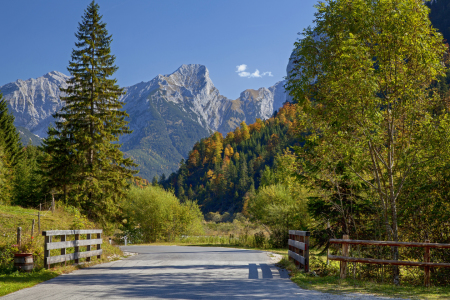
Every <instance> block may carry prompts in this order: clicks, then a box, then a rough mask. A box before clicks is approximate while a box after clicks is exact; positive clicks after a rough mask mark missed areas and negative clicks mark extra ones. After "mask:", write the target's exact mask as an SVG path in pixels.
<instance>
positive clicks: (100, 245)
mask: <svg viewBox="0 0 450 300" xmlns="http://www.w3.org/2000/svg"><path fill="white" fill-rule="evenodd" d="M97 238H98V239H101V238H102V234H101V233H97ZM100 249H102V244H97V250H100ZM100 257H101V255H97V258H98V259H100Z"/></svg>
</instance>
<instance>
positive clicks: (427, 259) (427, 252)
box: [423, 240, 431, 287]
mask: <svg viewBox="0 0 450 300" xmlns="http://www.w3.org/2000/svg"><path fill="white" fill-rule="evenodd" d="M429 242H430V241H429V240H426V241H425V243H429ZM423 261H424V262H430V248H429V247H425V254H424V257H423ZM424 271H425V276H424V281H425V282H424V283H425V286H426V287H430V285H431V282H430V267H424Z"/></svg>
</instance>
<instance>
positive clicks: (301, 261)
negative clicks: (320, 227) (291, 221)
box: [288, 230, 310, 272]
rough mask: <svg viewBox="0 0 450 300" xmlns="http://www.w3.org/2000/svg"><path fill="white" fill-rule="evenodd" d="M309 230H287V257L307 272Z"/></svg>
mask: <svg viewBox="0 0 450 300" xmlns="http://www.w3.org/2000/svg"><path fill="white" fill-rule="evenodd" d="M309 236H310V232H309V231H300V230H289V251H288V254H289V258H292V259H293V260H294V262H295V264H296V265H298V266H299V267H300V266H302V265H303V267H304V270H305V272H309Z"/></svg>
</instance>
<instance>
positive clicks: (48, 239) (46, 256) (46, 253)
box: [44, 236, 52, 269]
mask: <svg viewBox="0 0 450 300" xmlns="http://www.w3.org/2000/svg"><path fill="white" fill-rule="evenodd" d="M51 242H52V237H51V236H45V242H44V243H45V244H44V268H46V269H50V264H49V263H48V259H49V258H50V250H49V249H48V246H49V245H48V244H49V243H51Z"/></svg>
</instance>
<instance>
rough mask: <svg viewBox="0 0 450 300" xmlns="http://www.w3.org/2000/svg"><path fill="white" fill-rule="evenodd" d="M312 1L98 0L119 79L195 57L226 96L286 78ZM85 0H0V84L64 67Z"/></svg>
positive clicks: (143, 77)
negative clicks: (0, 13)
mask: <svg viewBox="0 0 450 300" xmlns="http://www.w3.org/2000/svg"><path fill="white" fill-rule="evenodd" d="M317 2H318V1H317V0H296V1H288V0H286V1H284V0H279V1H265V0H258V1H250V0H240V1H234V0H227V1H221V0H208V1H202V0H195V1H194V0H191V1H188V0H183V1H172V0H165V1H153V0H128V1H126V0H100V1H97V3H98V4H99V5H100V13H101V14H102V15H103V21H104V22H106V23H107V30H108V32H109V33H110V34H112V35H113V40H114V41H113V43H112V47H111V49H112V53H113V54H115V55H116V57H117V59H116V65H117V66H118V67H119V70H118V71H117V72H116V74H115V77H116V78H117V79H118V82H119V85H120V86H123V87H124V86H130V85H133V84H136V83H138V82H141V81H149V80H151V79H152V78H154V77H155V76H157V75H158V74H170V73H172V72H173V71H175V70H176V69H177V68H178V67H179V66H180V65H182V64H191V63H197V64H203V65H205V66H206V67H207V68H208V69H209V72H210V76H211V79H212V81H213V82H214V85H215V86H216V87H217V88H218V89H219V91H220V93H221V94H222V95H224V96H226V97H228V98H231V99H236V98H237V97H239V93H240V92H242V91H244V90H245V89H248V88H253V89H257V88H260V87H269V86H271V85H273V84H275V83H276V82H277V81H280V80H282V79H283V77H284V76H285V75H286V65H287V63H288V59H289V56H290V53H291V52H292V49H293V44H294V42H295V41H296V39H297V38H298V37H299V36H298V35H297V33H298V32H301V31H302V30H303V29H304V28H305V27H307V26H310V25H312V21H313V19H314V12H315V9H314V8H313V5H314V4H316V3H317ZM89 3H90V0H89V1H84V0H77V1H60V0H58V1H50V0H46V1H35V0H27V1H21V0H14V1H2V3H1V7H2V12H3V13H2V16H1V18H0V28H2V30H1V32H2V34H1V37H2V43H1V45H0V70H1V71H0V86H1V85H3V84H6V83H9V82H12V81H15V80H17V79H23V80H26V79H28V78H36V77H39V76H42V75H44V74H45V73H48V72H50V71H53V70H56V71H60V72H62V73H65V74H68V72H67V69H66V68H67V66H68V63H69V60H70V54H71V51H72V48H74V47H75V45H74V43H75V41H76V38H75V36H74V33H75V32H76V30H77V26H78V22H80V21H81V16H82V15H83V14H84V9H85V8H86V7H87V5H88V4H89ZM244 65H245V66H246V67H244ZM238 66H240V67H239V68H238ZM256 70H258V71H259V73H257V72H256ZM237 71H239V72H237Z"/></svg>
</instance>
